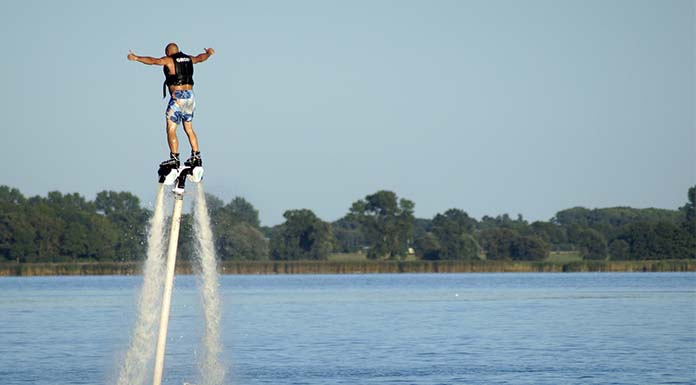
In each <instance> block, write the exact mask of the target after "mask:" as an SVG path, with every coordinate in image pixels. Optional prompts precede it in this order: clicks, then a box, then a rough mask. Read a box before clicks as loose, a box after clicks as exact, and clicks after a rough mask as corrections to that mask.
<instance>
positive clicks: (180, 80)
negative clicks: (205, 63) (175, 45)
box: [162, 52, 193, 97]
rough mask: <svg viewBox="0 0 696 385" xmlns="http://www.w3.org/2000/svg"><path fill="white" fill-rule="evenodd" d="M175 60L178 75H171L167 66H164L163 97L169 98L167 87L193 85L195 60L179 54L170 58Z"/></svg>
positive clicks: (181, 53)
mask: <svg viewBox="0 0 696 385" xmlns="http://www.w3.org/2000/svg"><path fill="white" fill-rule="evenodd" d="M170 57H171V58H172V59H174V69H175V70H176V73H174V74H170V73H169V69H168V68H167V66H164V77H165V79H164V84H163V85H162V97H165V96H167V86H182V85H193V59H192V58H191V56H189V55H187V54H185V53H183V52H177V53H175V54H174V55H171V56H170Z"/></svg>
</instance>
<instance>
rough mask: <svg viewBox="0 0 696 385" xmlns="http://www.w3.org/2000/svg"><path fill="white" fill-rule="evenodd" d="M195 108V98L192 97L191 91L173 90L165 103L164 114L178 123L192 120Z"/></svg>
mask: <svg viewBox="0 0 696 385" xmlns="http://www.w3.org/2000/svg"><path fill="white" fill-rule="evenodd" d="M195 110H196V99H195V98H194V97H193V91H191V90H180V91H174V94H173V95H172V97H171V98H170V99H169V103H168V104H167V111H166V112H165V113H164V114H165V115H166V116H167V119H169V120H171V121H172V122H173V123H176V124H179V123H183V122H190V121H192V120H193V112H194V111H195Z"/></svg>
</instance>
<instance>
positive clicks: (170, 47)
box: [164, 43, 179, 56]
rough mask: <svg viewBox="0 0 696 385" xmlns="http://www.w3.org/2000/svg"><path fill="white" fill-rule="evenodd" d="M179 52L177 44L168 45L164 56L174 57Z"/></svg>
mask: <svg viewBox="0 0 696 385" xmlns="http://www.w3.org/2000/svg"><path fill="white" fill-rule="evenodd" d="M177 52H179V46H178V45H176V44H175V43H169V44H167V48H165V49H164V54H165V55H167V56H171V55H174V54H175V53H177Z"/></svg>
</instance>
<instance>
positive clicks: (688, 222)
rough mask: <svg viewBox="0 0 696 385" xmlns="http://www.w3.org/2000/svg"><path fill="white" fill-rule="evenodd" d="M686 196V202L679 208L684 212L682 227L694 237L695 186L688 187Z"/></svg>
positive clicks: (695, 228) (695, 232) (695, 217)
mask: <svg viewBox="0 0 696 385" xmlns="http://www.w3.org/2000/svg"><path fill="white" fill-rule="evenodd" d="M687 198H688V202H687V203H686V204H685V205H684V206H683V207H682V208H681V211H682V212H683V213H684V229H685V230H686V231H687V232H688V233H689V234H691V235H692V236H693V237H696V186H693V187H690V188H689V191H688V193H687Z"/></svg>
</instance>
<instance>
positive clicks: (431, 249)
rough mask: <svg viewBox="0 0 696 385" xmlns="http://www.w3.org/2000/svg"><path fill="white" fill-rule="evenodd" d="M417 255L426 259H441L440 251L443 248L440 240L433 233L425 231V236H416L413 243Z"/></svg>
mask: <svg viewBox="0 0 696 385" xmlns="http://www.w3.org/2000/svg"><path fill="white" fill-rule="evenodd" d="M413 247H414V249H415V251H416V255H417V256H418V257H420V258H421V259H425V260H430V261H434V260H439V259H440V251H441V249H442V247H441V245H440V241H439V240H438V238H437V236H436V235H435V234H433V233H425V234H424V235H423V236H421V237H418V238H416V240H415V242H414V245H413Z"/></svg>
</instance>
